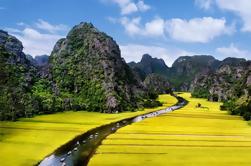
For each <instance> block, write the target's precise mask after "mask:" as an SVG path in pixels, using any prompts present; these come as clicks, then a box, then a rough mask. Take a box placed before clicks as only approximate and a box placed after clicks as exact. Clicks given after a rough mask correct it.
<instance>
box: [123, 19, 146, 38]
mask: <svg viewBox="0 0 251 166" xmlns="http://www.w3.org/2000/svg"><path fill="white" fill-rule="evenodd" d="M140 20H141V18H140V17H135V18H133V19H131V20H130V19H129V18H127V17H122V18H121V19H120V22H121V24H122V25H123V26H124V28H125V31H126V32H127V33H128V34H129V35H131V36H132V35H135V34H141V29H140Z"/></svg>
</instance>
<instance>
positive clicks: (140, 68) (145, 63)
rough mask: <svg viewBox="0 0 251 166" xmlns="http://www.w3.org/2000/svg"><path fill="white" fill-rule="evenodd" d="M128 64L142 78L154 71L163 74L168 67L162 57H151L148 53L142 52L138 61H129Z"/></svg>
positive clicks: (166, 71)
mask: <svg viewBox="0 0 251 166" xmlns="http://www.w3.org/2000/svg"><path fill="white" fill-rule="evenodd" d="M128 65H129V66H130V67H131V68H132V69H133V70H134V71H135V72H136V73H138V75H139V76H140V77H141V79H142V80H144V79H145V78H146V77H147V75H149V74H152V73H155V74H160V75H162V76H165V75H166V73H168V71H169V68H168V67H167V66H166V64H165V62H164V60H163V59H158V58H152V57H151V56H150V55H149V54H144V55H143V56H142V59H141V61H140V62H138V63H135V62H131V63H128Z"/></svg>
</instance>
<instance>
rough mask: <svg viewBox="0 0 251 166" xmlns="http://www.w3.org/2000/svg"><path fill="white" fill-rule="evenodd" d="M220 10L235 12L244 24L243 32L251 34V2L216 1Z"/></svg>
mask: <svg viewBox="0 0 251 166" xmlns="http://www.w3.org/2000/svg"><path fill="white" fill-rule="evenodd" d="M216 4H217V6H218V7H219V8H220V9H223V10H228V11H232V12H234V13H235V14H236V15H238V16H240V17H241V18H242V20H243V22H244V25H243V27H242V31H245V32H251V1H250V0H216Z"/></svg>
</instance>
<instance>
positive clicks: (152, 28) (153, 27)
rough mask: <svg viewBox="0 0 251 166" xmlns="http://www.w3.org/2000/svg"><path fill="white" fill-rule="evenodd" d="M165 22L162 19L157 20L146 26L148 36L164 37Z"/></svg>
mask: <svg viewBox="0 0 251 166" xmlns="http://www.w3.org/2000/svg"><path fill="white" fill-rule="evenodd" d="M164 27H165V21H164V20H163V19H162V18H156V19H154V20H152V21H150V22H147V23H146V24H145V30H144V31H145V32H144V33H145V35H146V36H164V29H165V28H164Z"/></svg>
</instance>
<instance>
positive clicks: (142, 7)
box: [137, 0, 151, 12]
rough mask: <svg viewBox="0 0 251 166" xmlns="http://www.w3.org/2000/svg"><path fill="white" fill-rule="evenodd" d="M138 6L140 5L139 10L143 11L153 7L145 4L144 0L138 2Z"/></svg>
mask: <svg viewBox="0 0 251 166" xmlns="http://www.w3.org/2000/svg"><path fill="white" fill-rule="evenodd" d="M137 6H138V9H139V11H142V12H144V11H147V10H149V9H151V7H150V6H149V5H147V4H145V3H144V1H142V0H141V1H139V2H138V3H137Z"/></svg>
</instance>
